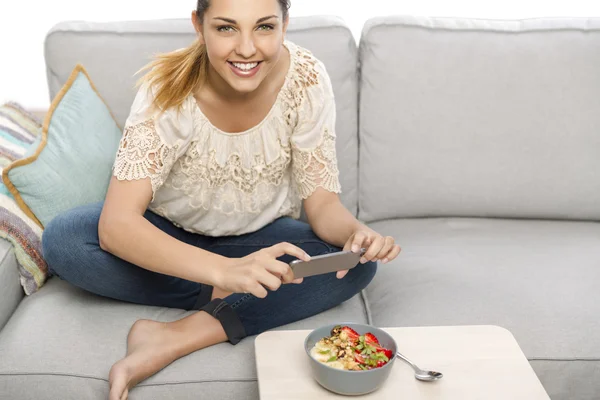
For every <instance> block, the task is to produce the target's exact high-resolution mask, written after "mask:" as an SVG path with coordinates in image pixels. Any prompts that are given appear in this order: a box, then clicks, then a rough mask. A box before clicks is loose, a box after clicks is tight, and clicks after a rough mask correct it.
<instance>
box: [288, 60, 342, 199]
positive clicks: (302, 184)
mask: <svg viewBox="0 0 600 400" xmlns="http://www.w3.org/2000/svg"><path fill="white" fill-rule="evenodd" d="M306 70H307V71H308V70H311V71H310V77H311V79H310V80H306V81H304V82H303V85H300V86H301V87H302V86H303V87H304V88H303V92H304V93H303V95H302V96H301V97H302V102H301V104H300V106H299V110H298V125H297V126H296V129H295V130H294V132H293V134H292V160H293V163H292V165H293V175H294V179H295V181H296V185H297V188H298V192H299V193H300V196H301V198H302V199H306V198H308V197H309V196H310V195H311V194H312V193H314V191H315V190H316V189H317V187H322V188H324V189H326V190H327V191H330V192H334V193H340V192H341V185H340V181H339V170H338V165H337V155H336V147H335V145H336V135H335V119H336V112H335V101H334V96H333V89H332V87H331V82H330V80H329V76H328V75H327V72H326V71H325V67H324V65H323V64H322V63H321V62H319V61H318V60H316V59H315V60H314V61H313V62H312V63H310V67H309V68H307V69H306Z"/></svg>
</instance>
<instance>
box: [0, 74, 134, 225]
mask: <svg viewBox="0 0 600 400" xmlns="http://www.w3.org/2000/svg"><path fill="white" fill-rule="evenodd" d="M48 113H49V114H50V116H49V118H48V117H47V118H46V123H45V124H44V127H43V129H42V135H41V140H40V143H39V145H38V146H37V148H36V150H35V152H33V154H31V155H30V156H29V157H26V158H23V159H21V160H18V161H16V162H14V163H12V164H10V165H9V166H8V167H6V168H5V169H4V171H3V174H2V179H3V181H4V183H5V185H6V187H7V188H8V190H9V191H10V192H11V194H12V195H13V196H14V198H15V200H16V201H17V204H18V205H19V207H20V208H21V209H22V210H23V212H25V214H27V215H28V216H29V217H30V218H32V219H34V220H35V221H36V222H37V223H38V224H39V225H40V226H41V227H42V228H43V227H44V226H46V225H47V224H48V223H49V222H50V221H51V220H52V219H53V218H54V217H56V216H57V215H58V214H60V213H62V212H64V211H67V210H69V209H71V208H74V207H77V206H80V205H84V204H88V203H93V202H97V201H101V200H103V199H104V197H105V195H106V191H107V189H108V184H109V181H110V178H111V172H112V165H113V162H114V158H115V155H116V152H117V148H118V146H119V140H120V139H121V136H122V131H121V129H120V128H119V126H118V125H117V123H116V122H115V119H114V118H113V116H112V114H111V112H110V110H109V109H108V107H107V106H106V104H105V103H104V101H103V100H102V98H101V97H100V95H99V94H98V91H97V90H96V88H95V87H94V84H93V83H92V82H91V79H90V77H89V75H88V74H87V72H86V71H85V69H84V68H83V66H81V65H77V66H76V67H75V69H74V70H73V72H72V74H71V76H70V77H69V79H68V81H67V83H66V84H65V85H64V87H63V88H62V90H61V91H60V92H59V93H58V95H57V96H56V97H55V99H54V101H53V102H52V105H51V107H50V110H49V112H48Z"/></svg>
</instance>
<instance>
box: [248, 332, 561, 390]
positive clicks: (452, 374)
mask: <svg viewBox="0 0 600 400" xmlns="http://www.w3.org/2000/svg"><path fill="white" fill-rule="evenodd" d="M384 330H385V331H387V332H389V333H390V334H391V335H392V336H393V337H394V339H395V340H396V342H397V343H398V347H399V350H400V352H401V353H403V354H404V355H405V356H406V357H408V358H409V359H411V360H412V361H414V362H415V363H416V364H417V365H419V366H420V367H421V368H423V369H433V370H436V371H440V372H442V373H443V374H444V377H443V378H442V379H441V380H439V381H437V382H420V381H417V380H416V379H415V378H414V375H413V370H412V369H411V367H410V366H409V365H408V364H406V363H405V362H403V361H402V360H400V359H398V360H396V361H395V362H394V365H393V369H392V371H391V374H390V376H389V378H388V380H387V381H386V383H385V384H384V386H383V387H381V388H380V389H379V390H377V391H375V392H372V393H370V394H367V395H364V396H356V397H352V398H361V399H363V398H364V399H381V400H385V399H394V400H398V399H415V400H416V399H435V400H446V399H453V400H455V399H456V400H458V399H460V400H467V399H482V400H483V399H485V400H495V399H502V400H506V399H511V400H520V399H522V400H542V399H543V400H549V399H550V398H549V397H548V395H547V394H546V392H545V390H544V388H543V386H542V384H541V383H540V381H539V379H538V377H537V376H536V375H535V373H534V371H533V369H532V368H531V366H530V364H529V362H528V361H527V359H526V358H525V356H524V354H523V352H522V351H521V348H520V347H519V345H518V344H517V341H516V340H515V338H514V336H513V335H512V334H511V333H510V332H509V331H508V330H506V329H504V328H500V327H497V326H449V327H419V328H384ZM310 332H311V331H310V330H299V331H298V330H297V331H269V332H265V333H263V334H261V335H259V336H258V337H257V338H256V341H255V352H256V366H257V373H258V387H259V391H260V398H261V400H276V399H277V400H286V399H290V400H296V399H298V400H306V399H310V400H320V399H340V398H348V397H346V396H341V395H338V394H335V393H332V392H329V391H328V390H326V389H324V388H323V387H321V386H320V385H319V384H318V383H317V381H315V380H314V379H313V377H312V375H311V372H310V367H309V362H308V356H307V354H306V352H305V351H304V339H305V338H306V336H307V335H308V334H309V333H310Z"/></svg>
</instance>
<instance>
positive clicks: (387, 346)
mask: <svg viewBox="0 0 600 400" xmlns="http://www.w3.org/2000/svg"><path fill="white" fill-rule="evenodd" d="M334 328H336V330H335V331H334ZM347 328H349V329H347ZM340 331H343V332H344V333H346V334H344V333H341V334H340V333H339V332H340ZM352 331H354V332H355V333H356V334H358V336H359V339H355V337H354V334H351V333H349V332H352ZM334 332H337V335H336V336H334V338H335V340H333V341H332V340H329V339H330V338H331V337H332V334H334ZM367 334H370V335H367ZM325 338H327V339H325ZM365 338H367V339H368V340H367V341H366V342H365ZM370 340H377V341H378V343H377V344H374V342H373V341H370ZM335 343H338V344H339V343H341V346H338V345H335ZM349 344H350V345H349ZM373 349H375V350H376V351H373ZM382 349H384V350H388V351H386V352H384V351H383V350H382ZM304 350H305V351H306V355H307V356H308V358H309V363H310V368H311V372H312V375H313V377H314V379H315V380H316V381H317V382H318V383H319V384H320V385H321V386H323V387H324V388H325V389H327V390H329V391H331V392H334V393H337V394H341V395H346V396H357V395H364V394H367V393H371V392H373V391H375V390H377V389H379V388H380V387H381V386H383V384H384V383H385V381H386V380H387V378H388V377H389V375H390V372H391V370H392V366H393V364H394V361H395V360H396V351H397V350H398V346H397V345H396V341H395V340H394V338H392V337H391V336H390V334H388V333H387V332H385V331H384V330H382V329H380V328H377V327H374V326H371V325H366V324H359V323H351V322H350V323H338V324H330V325H326V326H322V327H320V328H317V329H315V330H313V331H312V332H311V333H309V334H308V336H307V337H306V339H305V340H304ZM390 352H391V354H390ZM382 354H384V355H386V354H387V355H391V356H390V357H387V356H386V357H384V356H383V355H382ZM334 358H336V359H335V360H334ZM386 358H387V361H386ZM375 363H379V366H377V365H376V364H375ZM356 364H358V367H359V368H360V369H357V367H356ZM342 368H344V369H342ZM347 368H352V369H347ZM355 369H356V370H355Z"/></svg>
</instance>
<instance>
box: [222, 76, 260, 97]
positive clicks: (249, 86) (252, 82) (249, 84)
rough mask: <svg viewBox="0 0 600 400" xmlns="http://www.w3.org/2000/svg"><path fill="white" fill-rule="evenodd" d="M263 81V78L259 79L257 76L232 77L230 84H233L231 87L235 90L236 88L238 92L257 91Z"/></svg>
mask: <svg viewBox="0 0 600 400" xmlns="http://www.w3.org/2000/svg"><path fill="white" fill-rule="evenodd" d="M261 82H262V79H257V78H253V79H235V78H234V79H231V80H229V82H228V83H229V86H231V88H232V89H233V90H235V91H236V92H238V93H244V94H246V93H252V92H253V91H255V90H256V89H258V87H259V86H260V83H261Z"/></svg>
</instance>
